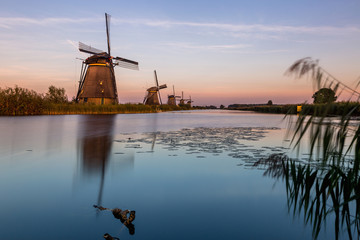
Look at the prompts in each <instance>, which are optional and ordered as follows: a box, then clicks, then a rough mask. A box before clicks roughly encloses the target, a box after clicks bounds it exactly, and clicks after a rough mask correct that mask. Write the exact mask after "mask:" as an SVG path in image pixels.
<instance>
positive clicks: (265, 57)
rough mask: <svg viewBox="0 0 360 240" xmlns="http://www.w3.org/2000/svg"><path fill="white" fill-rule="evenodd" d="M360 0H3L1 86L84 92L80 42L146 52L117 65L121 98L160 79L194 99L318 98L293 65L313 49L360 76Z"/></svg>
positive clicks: (348, 75) (345, 78)
mask: <svg viewBox="0 0 360 240" xmlns="http://www.w3.org/2000/svg"><path fill="white" fill-rule="evenodd" d="M359 11H360V1H358V0H343V1H338V0H316V1H314V0H312V1H308V0H303V1H288V0H287V1H285V0H272V1H269V0H261V1H260V0H259V1H257V0H253V1H241V0H223V1H212V0H207V1H205V0H192V1H190V0H183V1H173V0H168V1H165V0H152V1H145V0H142V1H137V0H132V1H122V0H117V1H112V0H108V1H106V2H104V1H92V0H88V1H74V0H71V1H69V0H62V1H42V0H34V1H24V0H13V1H2V3H1V8H0V88H6V87H14V86H15V85H18V86H20V87H24V88H28V89H32V90H35V91H37V92H39V93H45V92H46V91H47V89H48V87H49V86H50V85H54V86H56V87H61V88H65V90H66V94H67V95H68V97H69V99H71V98H72V97H73V96H75V95H76V91H77V87H78V82H79V77H80V70H81V64H82V60H81V59H85V58H87V57H88V56H89V55H88V54H85V53H82V52H79V51H78V42H79V41H81V42H83V43H85V44H88V45H91V46H92V47H95V48H98V49H103V50H106V49H107V45H106V29H105V18H104V13H105V12H107V13H108V14H110V15H111V25H110V39H111V53H112V55H113V56H119V57H123V58H128V59H131V60H134V61H138V62H139V68H140V70H139V71H133V70H129V69H124V68H120V67H116V70H115V74H116V80H117V87H118V95H119V101H120V103H127V102H132V103H136V102H142V101H143V98H144V96H145V92H146V89H147V88H148V87H151V86H153V85H154V73H153V72H154V70H156V71H157V75H158V79H159V83H160V84H164V83H165V84H167V86H168V88H167V89H163V90H161V95H162V99H163V101H165V102H166V96H167V95H168V94H171V93H172V86H173V85H174V86H175V91H176V94H177V95H181V92H184V96H185V97H189V96H191V98H192V100H193V101H194V103H193V105H216V106H219V105H220V104H223V105H225V106H227V105H229V104H233V103H238V104H245V103H267V101H268V100H272V102H273V103H274V104H283V103H302V102H305V101H308V102H311V101H312V100H311V96H312V94H313V93H314V89H313V86H312V83H311V81H310V80H309V79H306V78H304V79H295V78H294V77H292V76H288V75H284V73H285V72H286V70H287V69H288V68H289V67H290V65H292V64H293V63H294V62H295V61H296V60H298V59H301V58H304V57H311V58H313V59H318V60H319V63H320V66H321V67H323V68H324V69H326V70H327V71H328V72H329V73H331V74H332V75H333V76H335V77H336V78H337V79H339V80H340V81H342V82H343V83H345V84H347V85H349V86H351V87H354V88H355V86H356V84H357V81H359V76H360V68H359V63H360V47H359V45H360V14H359Z"/></svg>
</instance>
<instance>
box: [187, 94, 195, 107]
mask: <svg viewBox="0 0 360 240" xmlns="http://www.w3.org/2000/svg"><path fill="white" fill-rule="evenodd" d="M189 97H190V98H189V99H186V100H187V102H186V104H187V105H188V106H189V107H191V103H192V102H194V101H192V100H191V95H190V96H189Z"/></svg>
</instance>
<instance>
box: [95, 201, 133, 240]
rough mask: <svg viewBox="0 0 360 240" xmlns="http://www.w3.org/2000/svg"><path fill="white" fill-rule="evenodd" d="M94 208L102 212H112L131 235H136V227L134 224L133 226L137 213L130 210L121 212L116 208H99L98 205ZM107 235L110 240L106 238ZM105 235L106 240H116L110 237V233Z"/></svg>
mask: <svg viewBox="0 0 360 240" xmlns="http://www.w3.org/2000/svg"><path fill="white" fill-rule="evenodd" d="M94 208H97V209H99V210H100V211H105V210H108V211H111V212H112V214H113V216H114V217H115V218H116V219H119V220H120V222H121V223H122V224H124V226H125V227H127V228H128V229H129V233H130V235H134V234H135V226H134V224H132V222H133V221H134V220H135V211H130V210H128V209H126V210H121V209H120V208H114V209H111V208H104V207H102V206H97V205H94ZM105 235H106V237H108V238H105ZM105 235H104V238H105V239H116V238H113V237H112V236H110V235H109V234H108V233H107V234H105Z"/></svg>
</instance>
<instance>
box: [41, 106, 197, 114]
mask: <svg viewBox="0 0 360 240" xmlns="http://www.w3.org/2000/svg"><path fill="white" fill-rule="evenodd" d="M189 109H190V108H189V107H179V106H169V105H161V106H149V105H143V104H116V105H115V104H109V105H90V104H51V105H49V107H48V108H46V109H45V110H44V111H43V114H45V115H59V114H120V113H156V112H165V111H180V110H189Z"/></svg>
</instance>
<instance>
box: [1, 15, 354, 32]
mask: <svg viewBox="0 0 360 240" xmlns="http://www.w3.org/2000/svg"><path fill="white" fill-rule="evenodd" d="M101 21H104V19H103V18H101V17H94V18H19V17H0V28H11V27H14V26H25V25H59V24H83V23H94V22H101ZM112 23H114V24H115V25H116V24H132V25H144V26H149V27H158V28H174V27H191V28H203V29H214V30H221V31H226V32H232V33H242V34H244V33H276V34H279V33H307V34H336V35H337V34H352V33H360V27H358V26H341V27H334V26H290V25H271V24H268V25H265V24H231V23H212V22H187V21H171V20H152V19H122V18H112Z"/></svg>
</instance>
